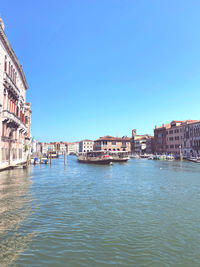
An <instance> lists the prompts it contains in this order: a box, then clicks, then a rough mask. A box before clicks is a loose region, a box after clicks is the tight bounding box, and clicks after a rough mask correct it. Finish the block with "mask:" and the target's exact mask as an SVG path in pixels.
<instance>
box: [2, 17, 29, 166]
mask: <svg viewBox="0 0 200 267" xmlns="http://www.w3.org/2000/svg"><path fill="white" fill-rule="evenodd" d="M27 89H28V85H27V82H26V78H25V75H24V72H23V69H22V66H21V64H20V63H19V61H18V59H17V57H16V55H15V53H14V51H13V49H12V47H11V45H10V43H9V41H8V39H7V36H6V35H5V32H4V24H3V22H2V20H1V19H0V124H1V127H0V136H1V140H0V146H1V149H0V168H4V167H8V166H9V165H15V164H18V163H23V162H25V161H26V159H27V156H28V153H29V148H28V146H27V143H26V140H25V139H26V138H30V114H31V113H30V112H31V111H30V105H27V106H26V90H27ZM27 109H28V110H29V111H27V112H26V110H27ZM28 117H29V118H28Z"/></svg>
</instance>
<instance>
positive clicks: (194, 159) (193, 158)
mask: <svg viewBox="0 0 200 267" xmlns="http://www.w3.org/2000/svg"><path fill="white" fill-rule="evenodd" d="M187 160H189V161H192V162H195V163H200V158H195V157H191V158H187Z"/></svg>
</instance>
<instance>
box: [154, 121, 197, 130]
mask: <svg viewBox="0 0 200 267" xmlns="http://www.w3.org/2000/svg"><path fill="white" fill-rule="evenodd" d="M172 122H175V123H181V125H185V124H189V123H195V122H200V121H199V120H184V121H178V120H173V121H171V123H172ZM171 123H167V124H163V125H162V126H159V127H155V130H156V129H162V128H166V129H169V128H171ZM181 125H178V126H181Z"/></svg>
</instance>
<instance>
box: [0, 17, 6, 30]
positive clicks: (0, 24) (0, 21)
mask: <svg viewBox="0 0 200 267" xmlns="http://www.w3.org/2000/svg"><path fill="white" fill-rule="evenodd" d="M0 26H1V28H2V29H3V31H4V29H5V25H4V23H3V20H2V18H0Z"/></svg>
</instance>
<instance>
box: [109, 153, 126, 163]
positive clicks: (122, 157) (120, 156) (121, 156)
mask: <svg viewBox="0 0 200 267" xmlns="http://www.w3.org/2000/svg"><path fill="white" fill-rule="evenodd" d="M109 155H110V156H111V158H112V162H126V161H128V160H129V159H130V158H129V155H128V152H126V151H111V152H109Z"/></svg>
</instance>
